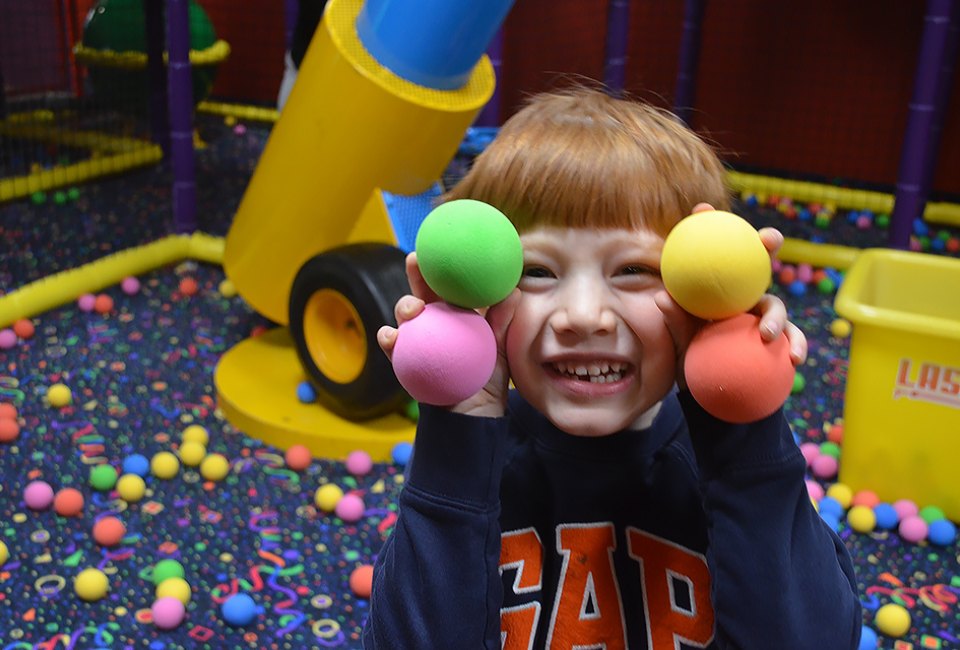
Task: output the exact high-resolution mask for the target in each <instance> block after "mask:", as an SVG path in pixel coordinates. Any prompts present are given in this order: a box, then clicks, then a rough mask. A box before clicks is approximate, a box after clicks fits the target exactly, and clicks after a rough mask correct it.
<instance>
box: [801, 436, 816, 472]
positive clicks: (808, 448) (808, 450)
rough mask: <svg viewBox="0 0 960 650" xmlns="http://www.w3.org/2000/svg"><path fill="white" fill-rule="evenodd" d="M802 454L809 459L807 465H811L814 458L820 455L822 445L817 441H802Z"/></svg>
mask: <svg viewBox="0 0 960 650" xmlns="http://www.w3.org/2000/svg"><path fill="white" fill-rule="evenodd" d="M800 454H801V455H802V456H803V459H804V460H805V461H807V467H809V466H810V465H811V464H812V463H813V461H814V459H815V458H816V457H817V456H819V455H820V445H818V444H817V443H815V442H803V443H800Z"/></svg>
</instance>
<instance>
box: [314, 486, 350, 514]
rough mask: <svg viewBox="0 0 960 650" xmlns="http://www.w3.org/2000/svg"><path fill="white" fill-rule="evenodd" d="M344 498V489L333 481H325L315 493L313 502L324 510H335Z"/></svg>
mask: <svg viewBox="0 0 960 650" xmlns="http://www.w3.org/2000/svg"><path fill="white" fill-rule="evenodd" d="M342 498H343V490H341V489H340V486H338V485H334V484H333V483H325V484H323V485H321V486H320V489H318V490H317V491H316V493H315V494H314V495H313V502H314V503H315V504H316V506H317V507H318V508H320V509H321V510H323V511H324V512H333V510H334V509H335V508H336V507H337V504H338V503H340V499H342Z"/></svg>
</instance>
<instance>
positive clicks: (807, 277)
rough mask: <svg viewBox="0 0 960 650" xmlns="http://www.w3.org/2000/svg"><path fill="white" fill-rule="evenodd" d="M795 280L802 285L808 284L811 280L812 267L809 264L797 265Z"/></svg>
mask: <svg viewBox="0 0 960 650" xmlns="http://www.w3.org/2000/svg"><path fill="white" fill-rule="evenodd" d="M797 279H798V280H800V282H803V283H804V284H810V281H811V280H813V267H812V266H810V265H809V264H806V263H802V264H797Z"/></svg>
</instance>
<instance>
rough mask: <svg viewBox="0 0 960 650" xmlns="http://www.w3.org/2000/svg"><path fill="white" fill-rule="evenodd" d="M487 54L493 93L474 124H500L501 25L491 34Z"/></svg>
mask: <svg viewBox="0 0 960 650" xmlns="http://www.w3.org/2000/svg"><path fill="white" fill-rule="evenodd" d="M487 56H488V57H490V64H491V65H492V66H493V75H494V79H496V83H495V84H494V86H493V95H492V96H491V97H490V101H488V102H487V103H486V104H485V105H484V107H483V110H482V111H480V114H479V115H478V116H477V119H476V120H474V125H475V126H500V83H501V80H500V70H501V69H502V68H503V27H501V28H500V29H498V30H497V33H496V34H494V35H493V40H492V41H490V45H489V46H487Z"/></svg>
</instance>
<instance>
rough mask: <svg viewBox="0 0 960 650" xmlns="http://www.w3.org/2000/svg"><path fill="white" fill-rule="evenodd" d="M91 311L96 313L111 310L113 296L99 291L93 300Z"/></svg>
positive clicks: (105, 312) (104, 312) (106, 312)
mask: <svg viewBox="0 0 960 650" xmlns="http://www.w3.org/2000/svg"><path fill="white" fill-rule="evenodd" d="M93 311H95V312H97V313H98V314H109V313H110V312H112V311H113V298H111V297H110V296H109V295H107V294H105V293H101V294H100V295H99V296H97V297H96V299H95V300H94V301H93Z"/></svg>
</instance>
